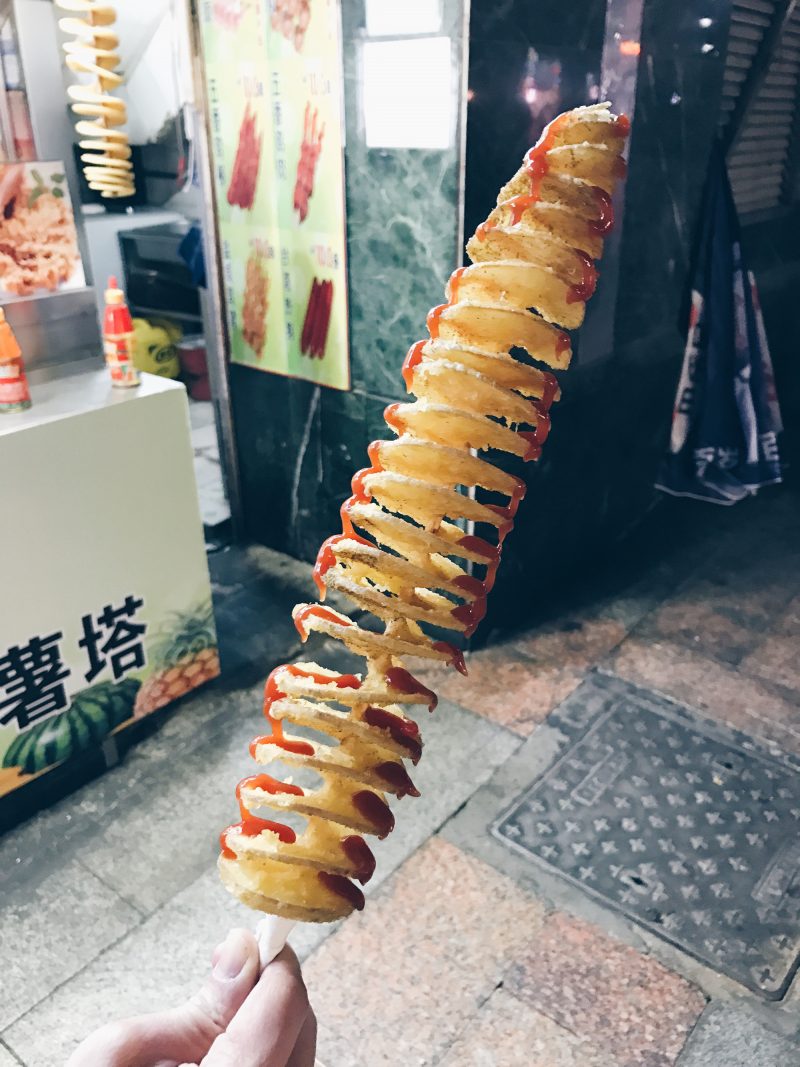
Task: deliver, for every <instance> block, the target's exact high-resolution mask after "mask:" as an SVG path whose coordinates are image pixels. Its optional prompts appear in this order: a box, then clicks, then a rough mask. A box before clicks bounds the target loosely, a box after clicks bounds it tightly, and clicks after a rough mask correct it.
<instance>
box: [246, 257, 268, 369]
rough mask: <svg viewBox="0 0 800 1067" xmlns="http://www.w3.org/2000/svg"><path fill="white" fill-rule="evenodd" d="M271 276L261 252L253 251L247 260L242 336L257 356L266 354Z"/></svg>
mask: <svg viewBox="0 0 800 1067" xmlns="http://www.w3.org/2000/svg"><path fill="white" fill-rule="evenodd" d="M268 307H269V275H268V274H267V271H266V263H265V260H264V257H263V256H262V255H261V253H260V252H258V251H256V250H253V251H252V252H251V253H250V255H249V257H248V259H247V268H246V273H245V282H244V300H243V303H242V336H243V337H244V340H245V342H246V343H247V344H248V345H249V346H250V347H251V348H252V350H253V352H255V354H256V356H258V357H260V356H261V355H262V354H263V352H264V344H265V342H266V339H267V310H268Z"/></svg>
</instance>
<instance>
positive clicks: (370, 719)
mask: <svg viewBox="0 0 800 1067" xmlns="http://www.w3.org/2000/svg"><path fill="white" fill-rule="evenodd" d="M364 722H365V723H368V724H369V725H370V726H375V727H377V728H378V729H379V730H388V731H389V734H390V735H391V738H392V740H393V741H395V742H396V743H397V744H398V745H402V747H403V748H405V749H407V751H408V752H409V755H410V758H411V762H412V763H413V764H414V765H415V766H416V764H417V763H419V759H420V756H421V755H422V742H421V741H420V740H419V727H418V726H417V724H416V723H415V722H414V721H413V720H412V719H403V718H401V717H400V716H399V715H395V713H394V712H392V711H387V710H386V708H377V707H374V706H373V705H372V704H370V706H369V707H368V708H366V709H365V711H364Z"/></svg>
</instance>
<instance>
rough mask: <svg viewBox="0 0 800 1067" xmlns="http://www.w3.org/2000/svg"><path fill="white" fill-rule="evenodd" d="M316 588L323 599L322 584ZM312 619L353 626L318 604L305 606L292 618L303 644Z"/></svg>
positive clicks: (351, 622)
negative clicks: (308, 620) (308, 621)
mask: <svg viewBox="0 0 800 1067" xmlns="http://www.w3.org/2000/svg"><path fill="white" fill-rule="evenodd" d="M342 536H344V535H342ZM359 540H360V539H359ZM323 573H324V572H323ZM314 581H315V582H317V565H316V564H315V565H314ZM317 588H318V589H319V590H320V593H321V595H322V596H323V597H324V596H325V592H324V590H325V586H324V583H323V584H322V587H320V583H319V582H317ZM312 617H313V618H316V619H324V620H325V621H326V622H333V623H336V625H337V626H352V625H353V620H352V619H346V618H344V617H343V616H341V615H337V613H336V612H335V611H331V610H330V609H329V608H323V607H322V606H321V605H320V604H306V606H305V607H304V608H301V609H300V610H299V611H298V612H297V614H296V615H295V617H294V625H295V629H296V630H297V632H298V633H299V634H300V639H301V640H302V641H303V642H305V641H307V640H308V628H307V627H306V625H305V623H306V620H307V619H309V618H312Z"/></svg>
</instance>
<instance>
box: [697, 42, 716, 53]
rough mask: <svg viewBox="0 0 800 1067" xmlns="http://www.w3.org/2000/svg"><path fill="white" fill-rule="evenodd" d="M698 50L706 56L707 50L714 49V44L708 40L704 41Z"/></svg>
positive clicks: (711, 50)
mask: <svg viewBox="0 0 800 1067" xmlns="http://www.w3.org/2000/svg"><path fill="white" fill-rule="evenodd" d="M700 51H701V52H702V53H703V55H704V56H707V55H708V53H709V52H713V51H714V46H713V44H709V43H708V41H706V43H705V44H704V45H703V47H702V48H701V49H700Z"/></svg>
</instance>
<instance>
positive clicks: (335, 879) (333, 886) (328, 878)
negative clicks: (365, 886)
mask: <svg viewBox="0 0 800 1067" xmlns="http://www.w3.org/2000/svg"><path fill="white" fill-rule="evenodd" d="M317 878H319V880H320V882H321V883H322V884H323V885H324V886H325V888H326V889H329V890H330V891H331V893H335V894H336V896H337V897H343V898H344V899H345V900H347V901H349V902H350V903H351V904H352V905H353V907H354V908H355V910H356V911H363V910H364V894H363V893H362V892H361V890H360V889H359V888H358V886H357V885H353V883H352V882H351V881H350V879H349V878H345V877H344V876H343V875H341V874H331V873H330V871H317Z"/></svg>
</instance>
